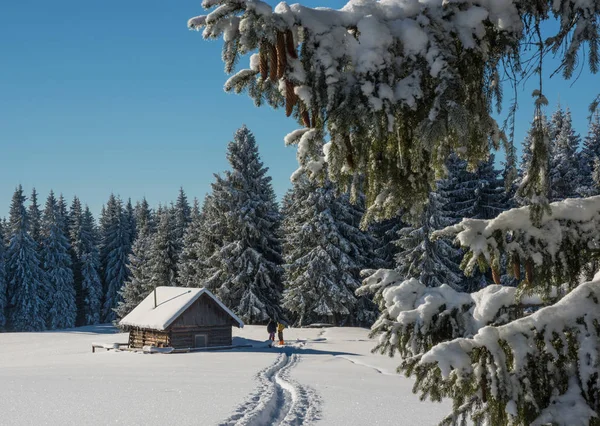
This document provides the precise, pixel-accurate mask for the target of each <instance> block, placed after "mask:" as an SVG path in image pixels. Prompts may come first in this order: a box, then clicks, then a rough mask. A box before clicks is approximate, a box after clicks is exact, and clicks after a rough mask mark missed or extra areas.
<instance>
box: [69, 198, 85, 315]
mask: <svg viewBox="0 0 600 426" xmlns="http://www.w3.org/2000/svg"><path fill="white" fill-rule="evenodd" d="M82 223H83V208H82V206H81V201H80V200H79V198H78V197H77V196H75V197H73V201H72V202H71V207H70V208H69V217H68V225H69V243H70V249H69V252H70V255H71V269H72V271H73V283H74V285H73V287H74V288H75V304H76V306H77V318H76V320H75V324H76V325H78V326H80V325H84V324H85V320H84V309H83V294H82V291H81V283H82V281H83V278H82V276H81V255H82V247H81V246H82V241H81V239H80V233H81V227H82Z"/></svg>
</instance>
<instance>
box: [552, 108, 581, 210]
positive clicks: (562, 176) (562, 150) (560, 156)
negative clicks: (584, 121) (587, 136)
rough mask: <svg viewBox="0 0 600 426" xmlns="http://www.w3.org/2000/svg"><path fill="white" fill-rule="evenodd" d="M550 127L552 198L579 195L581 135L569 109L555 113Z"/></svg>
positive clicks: (554, 199)
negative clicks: (574, 124)
mask: <svg viewBox="0 0 600 426" xmlns="http://www.w3.org/2000/svg"><path fill="white" fill-rule="evenodd" d="M550 129H551V131H550V137H551V139H550V140H551V144H552V145H551V151H550V152H551V155H550V200H551V201H560V200H564V199H565V198H570V197H574V196H577V192H576V190H577V187H578V186H579V185H578V181H579V179H580V173H579V170H578V159H577V153H576V150H577V148H578V146H579V141H580V137H579V135H577V134H576V133H575V130H574V129H573V123H572V119H571V112H570V111H569V110H568V109H567V111H566V112H565V113H563V112H562V111H561V110H558V111H557V112H555V113H554V115H553V116H552V123H551V126H550Z"/></svg>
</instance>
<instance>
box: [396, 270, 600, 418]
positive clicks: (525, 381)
mask: <svg viewBox="0 0 600 426" xmlns="http://www.w3.org/2000/svg"><path fill="white" fill-rule="evenodd" d="M599 301H600V277H598V276H597V277H596V278H595V279H594V281H590V282H587V283H584V284H582V285H580V286H579V287H577V288H576V289H575V290H573V291H572V292H571V293H570V294H569V295H567V296H566V297H564V298H563V299H562V300H560V301H559V302H557V303H556V304H554V305H552V306H548V307H545V308H542V309H540V310H539V311H537V312H536V313H534V314H532V315H530V316H527V317H524V318H521V319H519V320H516V321H513V322H511V323H509V324H506V325H502V326H498V327H494V326H487V327H484V328H481V329H480V330H479V332H478V333H477V334H476V335H475V336H473V337H472V338H460V339H455V340H453V341H449V342H444V343H440V344H438V345H436V346H434V347H433V348H432V349H431V350H430V351H428V352H427V353H425V354H424V355H422V356H417V357H413V358H410V359H407V360H405V361H404V362H403V364H402V366H401V367H400V369H401V370H403V371H404V372H406V373H407V374H414V375H415V377H416V379H417V382H416V385H415V391H418V392H420V393H421V394H422V395H423V397H427V396H429V397H430V398H432V399H433V400H439V399H440V398H443V397H450V398H452V399H453V400H454V405H455V412H454V413H453V414H452V415H450V416H448V418H446V420H445V422H444V423H445V424H455V423H454V422H456V421H457V420H458V418H459V417H461V416H467V415H470V416H471V418H472V419H473V421H475V423H477V421H478V420H479V421H481V420H485V421H487V423H486V424H515V425H529V424H536V425H542V424H547V423H552V424H558V425H565V426H566V425H575V424H577V425H588V424H591V423H590V420H591V419H592V418H597V413H598V410H599V409H600V389H599V387H598V378H599V377H598V364H599V361H600V358H599V355H598V354H599V350H600V347H599V340H598V337H599V333H600V306H599ZM456 407H459V408H456ZM567 413H568V415H567ZM593 424H596V423H593Z"/></svg>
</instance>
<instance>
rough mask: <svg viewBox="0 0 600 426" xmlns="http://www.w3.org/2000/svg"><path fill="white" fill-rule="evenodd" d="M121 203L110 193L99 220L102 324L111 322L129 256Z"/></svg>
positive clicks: (128, 228) (127, 225)
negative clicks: (102, 290) (102, 289)
mask: <svg viewBox="0 0 600 426" xmlns="http://www.w3.org/2000/svg"><path fill="white" fill-rule="evenodd" d="M123 210H124V209H123V202H122V201H121V199H120V198H118V197H116V196H115V195H114V194H111V195H110V197H109V199H108V202H107V203H106V207H105V209H104V214H103V215H102V217H101V229H100V259H101V267H102V276H103V287H104V302H103V307H102V321H105V322H111V321H113V320H114V319H115V312H114V308H116V307H117V305H118V303H119V300H120V296H119V290H121V287H123V284H124V283H125V280H126V279H127V278H128V270H127V264H128V263H129V254H130V253H131V224H130V221H129V220H128V217H127V215H126V214H125V212H124V211H123Z"/></svg>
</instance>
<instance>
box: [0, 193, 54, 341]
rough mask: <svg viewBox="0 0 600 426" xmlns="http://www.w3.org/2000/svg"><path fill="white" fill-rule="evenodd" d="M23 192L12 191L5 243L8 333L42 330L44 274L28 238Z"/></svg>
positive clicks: (27, 218)
mask: <svg viewBox="0 0 600 426" xmlns="http://www.w3.org/2000/svg"><path fill="white" fill-rule="evenodd" d="M25 199H26V197H25V196H24V195H23V188H22V187H21V186H20V185H19V186H18V187H17V189H16V190H15V193H14V195H13V198H12V202H11V205H10V214H9V234H8V238H9V243H8V248H7V251H6V280H7V287H8V289H7V295H8V305H9V307H8V329H9V330H12V331H40V330H44V329H45V328H46V321H45V319H46V303H45V302H44V299H43V297H44V294H43V293H44V282H43V280H44V272H43V271H42V269H41V266H40V259H39V256H38V250H37V244H36V242H35V241H34V240H33V238H32V237H31V235H30V234H29V216H28V214H27V210H26V208H25Z"/></svg>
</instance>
